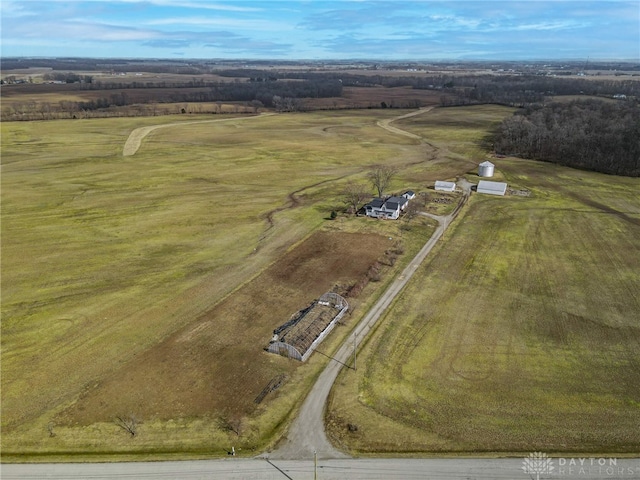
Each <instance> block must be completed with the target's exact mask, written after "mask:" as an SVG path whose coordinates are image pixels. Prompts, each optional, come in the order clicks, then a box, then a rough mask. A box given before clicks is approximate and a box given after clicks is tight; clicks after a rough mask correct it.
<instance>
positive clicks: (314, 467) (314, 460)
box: [313, 450, 318, 480]
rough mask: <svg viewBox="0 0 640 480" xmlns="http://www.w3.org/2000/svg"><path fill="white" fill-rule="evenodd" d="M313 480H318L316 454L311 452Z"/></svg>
mask: <svg viewBox="0 0 640 480" xmlns="http://www.w3.org/2000/svg"><path fill="white" fill-rule="evenodd" d="M313 480H318V453H317V452H316V451H315V450H314V451H313Z"/></svg>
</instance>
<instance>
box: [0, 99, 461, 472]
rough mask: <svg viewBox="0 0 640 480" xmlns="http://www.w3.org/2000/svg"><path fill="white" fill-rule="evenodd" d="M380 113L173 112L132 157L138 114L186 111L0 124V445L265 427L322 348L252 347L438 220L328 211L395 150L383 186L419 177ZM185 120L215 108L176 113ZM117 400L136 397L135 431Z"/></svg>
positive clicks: (129, 444)
mask: <svg viewBox="0 0 640 480" xmlns="http://www.w3.org/2000/svg"><path fill="white" fill-rule="evenodd" d="M373 113H374V114H372V112H370V111H356V112H331V113H314V114H297V115H296V114H289V115H278V116H274V117H265V118H258V119H252V120H251V121H249V122H246V121H245V120H244V118H241V119H239V120H237V121H236V120H233V119H232V118H231V117H229V118H230V120H229V121H228V122H222V123H220V122H218V123H208V124H193V125H184V126H176V127H171V128H165V129H160V130H156V131H154V132H152V133H151V134H150V135H149V136H147V137H146V138H145V139H144V141H143V143H142V146H141V148H140V150H139V151H138V152H137V153H136V154H135V155H134V156H130V157H123V156H122V147H123V145H124V142H125V140H126V138H127V136H128V135H129V133H130V132H131V131H132V130H133V129H135V128H138V127H141V126H145V125H155V124H160V123H172V122H179V121H181V120H185V118H184V117H181V116H176V117H154V118H135V119H132V118H122V119H100V120H98V119H96V120H76V121H71V120H70V121H62V120H61V121H50V122H16V123H10V122H3V123H2V125H1V129H2V130H1V132H2V410H3V411H2V450H3V459H10V458H14V459H16V458H20V459H35V458H39V457H38V455H53V457H52V456H49V457H47V458H55V459H69V458H87V457H78V456H77V455H85V456H86V455H88V454H93V455H94V456H93V457H91V458H95V459H98V458H101V459H104V458H116V457H113V456H109V455H110V454H113V453H117V454H118V457H117V458H121V459H122V458H128V457H126V456H127V455H134V454H137V455H148V456H149V457H153V458H160V457H162V458H168V457H171V456H172V455H174V454H179V455H187V456H188V455H192V456H211V455H225V454H226V453H225V451H224V448H228V447H229V445H230V443H231V442H234V443H235V445H236V446H237V447H238V446H241V447H243V448H244V450H243V451H244V452H246V453H251V452H252V451H254V450H255V449H256V448H258V447H259V446H260V445H264V444H265V442H268V441H270V440H272V439H273V438H274V435H275V433H276V432H278V431H281V430H282V428H283V426H284V425H286V422H287V419H288V418H289V416H290V414H291V411H292V409H295V406H296V405H297V403H298V402H299V399H300V397H301V395H302V394H303V393H304V391H305V390H306V389H307V388H308V387H309V386H310V385H311V382H312V381H313V378H315V375H317V373H318V371H319V369H320V368H321V366H322V365H323V364H324V362H325V361H326V360H325V357H322V356H320V355H317V356H313V357H312V359H311V360H310V361H309V362H308V364H306V365H300V364H295V365H294V364H292V363H291V362H287V361H285V360H284V359H281V358H278V357H276V356H273V355H269V354H267V353H265V352H263V351H262V348H263V346H264V345H263V342H266V341H268V339H269V338H270V333H271V331H272V330H273V328H275V327H276V326H278V325H280V324H281V323H283V321H286V319H287V318H288V316H289V315H291V314H292V313H293V312H295V311H296V310H297V309H298V308H302V307H304V306H305V305H306V304H307V303H308V301H310V300H311V299H313V298H314V297H315V296H317V295H319V294H320V293H323V292H324V291H326V290H328V289H329V288H332V287H334V286H336V285H342V284H344V285H348V284H350V283H353V282H357V281H358V280H359V279H360V278H361V277H362V276H363V275H365V274H366V272H367V270H368V269H369V268H370V266H371V264H372V263H374V262H375V261H376V260H377V258H378V256H382V255H383V254H384V252H385V251H386V250H387V249H389V248H391V247H393V248H396V247H397V246H398V245H401V246H402V247H403V248H404V250H405V252H406V255H405V256H404V257H403V258H405V257H406V258H408V256H409V255H410V254H411V253H412V252H415V251H416V250H417V249H418V248H419V247H420V246H421V244H422V243H424V241H425V240H426V238H428V236H429V235H430V232H431V231H432V225H431V224H428V222H426V221H425V220H422V219H415V220H413V221H412V223H411V224H409V225H408V224H407V223H406V222H367V221H366V220H364V219H352V218H346V217H339V218H338V220H336V221H333V222H330V221H328V220H327V217H328V216H329V213H330V212H331V211H332V210H334V209H336V210H340V209H341V208H343V207H344V203H343V202H342V198H341V196H340V190H341V188H342V186H343V185H344V184H345V182H347V181H350V180H356V181H362V182H365V181H366V180H365V178H366V172H367V171H368V169H369V167H370V166H371V165H374V164H378V163H382V162H385V163H387V164H389V163H390V164H393V165H395V166H397V167H398V168H399V172H400V173H399V175H398V176H397V178H396V180H395V183H394V185H393V188H396V189H403V188H411V189H414V190H416V191H420V190H422V189H425V188H426V187H427V185H426V184H425V183H423V182H422V181H416V180H415V179H414V178H413V171H414V170H415V169H416V168H418V166H419V165H420V164H423V165H427V164H428V163H429V158H428V157H427V155H425V152H426V151H427V150H428V148H427V147H426V146H425V145H420V144H419V143H418V142H416V141H415V140H411V139H407V138H404V137H402V136H399V135H394V134H391V133H388V132H386V131H385V130H383V129H381V128H379V127H378V126H376V121H377V120H379V119H381V118H384V116H387V117H392V116H395V115H399V114H401V113H403V112H401V111H391V110H388V111H384V112H381V111H375V112H373ZM198 118H201V119H203V120H205V119H211V116H209V117H194V116H189V118H188V119H186V120H187V121H193V120H197V119H198ZM216 118H222V117H216ZM463 171H464V170H460V172H461V173H462V172H463ZM434 179H435V178H432V179H431V180H430V181H431V182H432V181H433V180H434ZM422 180H423V181H427V180H428V179H427V177H423V179H422ZM412 225H413V226H412ZM420 225H424V227H419V226H420ZM414 226H415V227H416V228H414ZM320 230H322V231H324V232H325V233H324V234H320V233H318V234H313V232H318V231H320ZM312 234H313V235H312ZM318 235H320V236H318ZM389 238H391V239H392V240H389ZM363 248H364V249H365V250H364V251H362V249H363ZM292 258H293V259H294V260H295V259H297V260H295V261H293V260H291V259H292ZM356 259H357V260H358V261H355V260H356ZM323 261H324V262H325V263H326V265H323ZM403 261H404V260H403V259H401V261H399V262H397V263H396V267H394V268H400V266H401V264H402V262H403ZM292 262H293V263H292ZM296 262H297V263H296ZM314 262H315V263H314ZM335 262H338V263H340V262H342V263H343V264H344V268H342V267H341V268H342V269H340V268H337V266H336V265H337V264H336V263H335ZM292 265H295V268H294V267H292ZM321 267H322V268H324V270H323V269H322V268H321ZM387 270H389V268H387ZM311 272H315V277H314V274H313V273H311ZM384 278H387V277H383V281H381V282H377V283H371V284H370V285H369V286H368V287H367V289H365V291H364V292H363V294H362V297H361V298H359V299H357V300H354V302H353V304H354V305H355V306H356V310H355V311H354V312H353V315H352V317H353V318H354V319H355V318H357V316H358V315H361V314H362V313H363V312H364V307H362V308H359V307H358V305H359V302H364V303H365V304H366V302H368V301H371V299H372V298H375V295H376V292H377V291H379V289H380V288H382V287H383V286H384V284H385V281H386V280H384ZM389 278H390V277H389ZM310 279H312V280H313V281H311V280H310ZM258 299H260V301H258ZM283 317H284V318H283ZM346 330H348V329H337V330H336V332H337V333H335V334H333V335H332V336H331V337H330V338H329V340H328V342H327V345H326V347H325V348H326V349H327V351H331V349H332V348H335V347H336V346H337V345H338V341H339V338H340V337H341V336H342V335H345V334H346ZM281 373H282V374H285V375H286V376H287V381H286V383H285V385H284V386H283V387H282V388H281V389H280V390H279V391H278V392H276V393H275V394H273V395H271V394H270V395H269V396H268V397H267V399H266V400H265V401H264V402H263V403H262V404H260V405H257V404H255V403H254V402H253V399H254V398H255V396H256V395H257V394H258V393H259V392H260V390H261V389H262V388H263V387H264V386H265V385H266V384H267V383H268V381H269V380H271V379H272V378H273V376H275V375H278V374H281ZM238 378H242V379H243V380H242V382H238V380H237V379H238ZM238 396H241V398H239V397H238ZM165 399H166V401H164V400H165ZM118 415H123V416H128V415H135V416H136V417H137V418H138V421H139V424H140V425H139V434H138V435H136V436H135V437H134V438H128V437H127V434H126V432H124V431H123V430H122V429H120V428H118V427H117V426H116V425H115V423H114V422H113V417H114V416H118ZM238 432H240V434H238ZM11 455H13V457H11ZM69 455H71V457H69ZM43 458H44V457H43ZM138 458H139V457H138Z"/></svg>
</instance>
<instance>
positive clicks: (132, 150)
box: [122, 113, 275, 157]
mask: <svg viewBox="0 0 640 480" xmlns="http://www.w3.org/2000/svg"><path fill="white" fill-rule="evenodd" d="M268 115H275V113H261V114H260V115H254V116H251V117H233V118H218V119H216V120H198V121H195V122H175V123H166V124H161V125H150V126H148V127H140V128H136V129H135V130H133V131H132V132H131V133H130V134H129V138H127V141H126V142H125V143H124V147H123V149H122V156H123V157H130V156H131V155H135V154H136V152H137V151H138V149H139V148H140V145H141V144H142V140H143V139H144V137H146V136H147V135H149V134H150V133H151V132H153V131H154V130H158V129H159V128H167V127H178V126H183V125H195V124H196V123H217V122H230V121H233V120H235V121H238V120H249V119H252V118H260V117H265V116H268Z"/></svg>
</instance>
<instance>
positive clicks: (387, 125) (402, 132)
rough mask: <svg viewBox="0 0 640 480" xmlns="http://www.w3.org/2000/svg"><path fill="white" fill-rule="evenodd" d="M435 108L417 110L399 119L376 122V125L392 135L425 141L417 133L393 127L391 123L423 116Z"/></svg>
mask: <svg viewBox="0 0 640 480" xmlns="http://www.w3.org/2000/svg"><path fill="white" fill-rule="evenodd" d="M433 108H434V107H425V108H421V109H419V110H416V111H415V112H409V113H407V114H406V115H400V116H399V117H393V118H389V119H387V120H379V121H378V122H376V125H378V126H379V127H382V128H384V129H385V130H387V131H389V132H391V133H396V134H398V135H404V136H405V137H409V138H415V139H416V140H420V141H424V139H423V138H422V137H421V136H420V135H416V134H415V133H411V132H407V131H406V130H401V129H400V128H398V127H392V126H391V123H392V122H395V121H396V120H402V119H403V118H409V117H415V116H416V115H421V114H423V113H427V112H430V111H431V110H433Z"/></svg>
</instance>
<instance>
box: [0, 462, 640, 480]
mask: <svg viewBox="0 0 640 480" xmlns="http://www.w3.org/2000/svg"><path fill="white" fill-rule="evenodd" d="M562 460H563V461H562ZM571 460H573V462H571ZM603 461H604V465H600V463H602V462H603ZM562 463H564V465H562ZM570 463H574V465H570ZM612 463H615V464H614V465H612ZM523 466H524V464H523V458H504V459H488V458H481V459H473V458H459V459H455V458H449V459H410V458H403V459H392V458H389V459H379V458H375V459H343V460H336V459H333V460H318V463H317V467H316V468H314V462H313V459H308V460H271V459H269V460H264V459H240V458H229V459H224V460H203V461H189V462H150V463H143V462H140V463H110V464H104V463H103V464H99V463H94V464H35V465H34V464H32V465H2V466H1V467H0V473H1V475H0V476H1V478H2V480H40V479H51V480H81V479H82V480H113V479H122V478H125V479H135V480H137V479H143V480H167V479H184V480H205V479H206V480H287V479H288V480H311V479H314V478H317V479H318V480H345V479H346V480H383V479H384V480H388V479H403V480H404V479H429V480H473V479H476V480H502V479H505V480H507V479H508V480H531V479H536V475H535V474H531V473H526V472H525V470H523ZM551 466H552V467H553V469H552V470H550V473H549V474H542V475H540V479H553V478H557V479H563V480H596V479H598V480H602V479H612V480H613V479H617V480H639V479H640V459H611V460H610V459H604V458H603V459H600V458H594V459H589V458H586V459H583V462H582V466H581V465H580V459H578V458H576V459H569V458H566V459H557V458H556V459H552V464H551Z"/></svg>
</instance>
